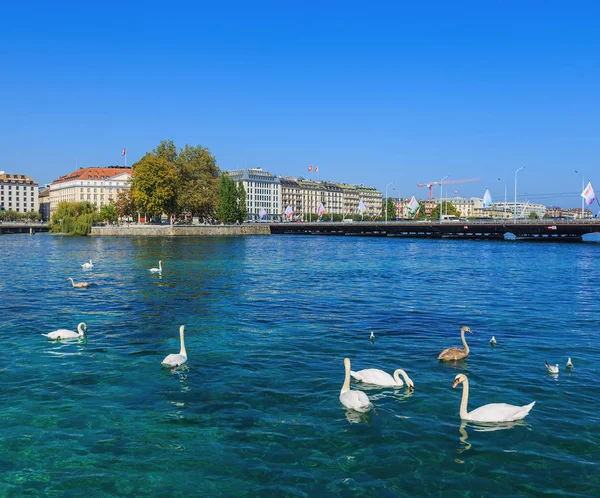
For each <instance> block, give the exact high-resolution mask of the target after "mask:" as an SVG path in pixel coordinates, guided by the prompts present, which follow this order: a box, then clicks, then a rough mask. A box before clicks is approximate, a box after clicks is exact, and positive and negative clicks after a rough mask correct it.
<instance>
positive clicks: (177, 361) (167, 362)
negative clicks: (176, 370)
mask: <svg viewBox="0 0 600 498" xmlns="http://www.w3.org/2000/svg"><path fill="white" fill-rule="evenodd" d="M186 361H187V356H183V355H182V354H179V353H177V354H170V355H168V356H167V357H165V359H164V360H163V361H161V363H160V364H161V365H162V366H163V367H178V366H179V365H183V364H184V363H185V362H186Z"/></svg>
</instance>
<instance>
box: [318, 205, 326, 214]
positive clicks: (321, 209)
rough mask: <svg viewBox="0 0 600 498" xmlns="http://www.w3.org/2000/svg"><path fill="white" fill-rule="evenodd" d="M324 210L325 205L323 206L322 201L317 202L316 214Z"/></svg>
mask: <svg viewBox="0 0 600 498" xmlns="http://www.w3.org/2000/svg"><path fill="white" fill-rule="evenodd" d="M324 212H325V206H323V203H322V202H319V207H318V208H317V214H318V215H319V216H321V215H322V214H323V213H324Z"/></svg>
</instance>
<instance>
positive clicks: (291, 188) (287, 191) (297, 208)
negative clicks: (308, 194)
mask: <svg viewBox="0 0 600 498" xmlns="http://www.w3.org/2000/svg"><path fill="white" fill-rule="evenodd" d="M279 183H280V185H281V203H280V206H279V208H280V209H279V211H280V215H281V219H294V220H296V219H299V220H301V219H302V218H303V216H304V210H303V209H302V187H301V186H300V184H299V183H298V182H297V181H296V180H294V179H293V178H291V177H287V178H281V179H280V180H279ZM288 206H289V207H290V208H291V209H292V214H291V215H290V216H289V217H288V216H286V214H285V210H286V209H287V208H288Z"/></svg>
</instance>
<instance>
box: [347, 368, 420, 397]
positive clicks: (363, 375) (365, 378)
mask: <svg viewBox="0 0 600 498" xmlns="http://www.w3.org/2000/svg"><path fill="white" fill-rule="evenodd" d="M350 375H352V377H353V378H354V379H356V380H357V381H359V382H364V383H365V384H373V385H376V386H383V387H402V386H403V385H404V382H402V379H401V378H400V375H402V377H404V380H405V381H406V385H407V386H408V388H409V389H410V390H411V391H412V390H414V388H415V384H414V383H413V381H412V380H411V379H410V377H409V376H408V375H406V372H405V371H404V370H402V369H401V368H398V369H397V370H395V371H394V376H393V377H392V376H391V375H390V374H389V373H387V372H384V371H383V370H379V369H377V368H367V369H365V370H359V371H358V372H353V371H350Z"/></svg>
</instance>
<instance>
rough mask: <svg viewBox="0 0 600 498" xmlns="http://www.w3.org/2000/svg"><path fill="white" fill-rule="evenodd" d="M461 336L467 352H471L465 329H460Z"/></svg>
mask: <svg viewBox="0 0 600 498" xmlns="http://www.w3.org/2000/svg"><path fill="white" fill-rule="evenodd" d="M460 337H461V339H462V343H463V346H464V348H465V353H467V354H469V345H468V344H467V340H466V339H465V331H464V330H461V331H460Z"/></svg>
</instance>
